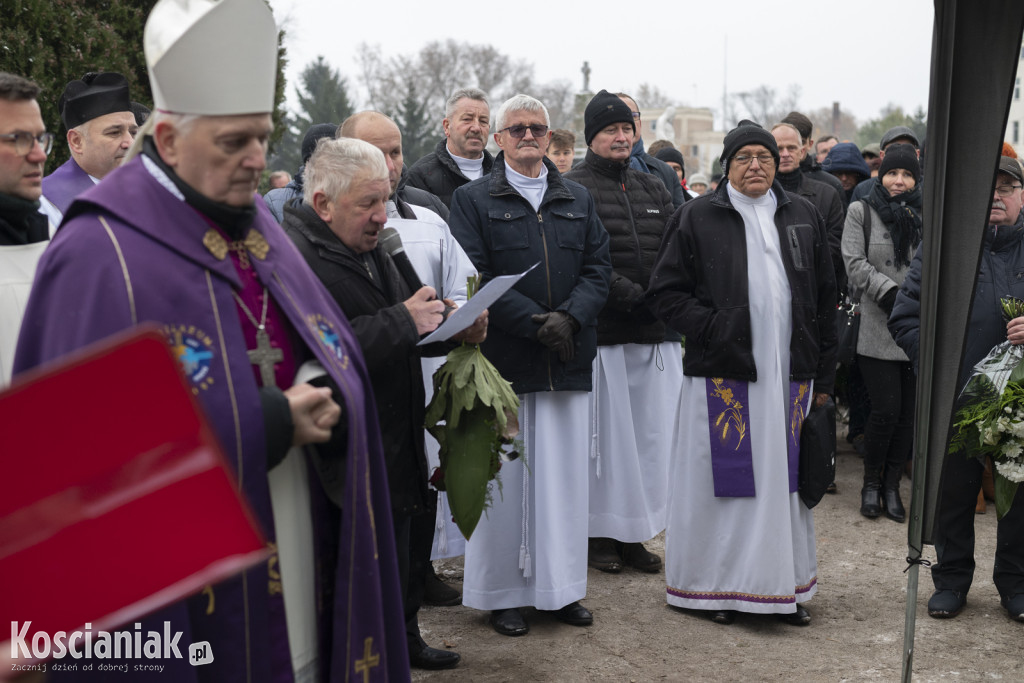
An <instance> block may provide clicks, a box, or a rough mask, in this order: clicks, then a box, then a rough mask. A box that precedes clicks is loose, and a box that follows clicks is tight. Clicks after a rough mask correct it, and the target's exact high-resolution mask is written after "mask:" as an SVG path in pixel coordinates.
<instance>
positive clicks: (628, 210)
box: [619, 180, 644, 275]
mask: <svg viewBox="0 0 1024 683" xmlns="http://www.w3.org/2000/svg"><path fill="white" fill-rule="evenodd" d="M619 187H621V188H622V198H623V199H625V200H626V214H627V215H628V216H629V226H630V227H631V228H632V229H633V242H634V243H635V244H636V265H637V268H638V269H639V270H638V271H637V272H639V273H641V275H642V274H643V272H644V262H643V258H642V257H641V255H640V235H639V234H638V233H637V230H636V219H635V218H634V217H633V205H632V204H630V203H629V193H628V192H626V181H625V180H620V181H619Z"/></svg>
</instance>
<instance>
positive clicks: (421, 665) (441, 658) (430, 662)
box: [409, 647, 462, 670]
mask: <svg viewBox="0 0 1024 683" xmlns="http://www.w3.org/2000/svg"><path fill="white" fill-rule="evenodd" d="M461 659H462V656H461V655H460V654H459V653H458V652H452V651H451V650H438V649H437V648H436V647H425V648H423V649H422V650H420V651H418V652H410V653H409V666H411V667H413V668H414V669H430V670H436V669H450V668H452V667H453V666H455V665H456V664H458V663H459V660H461Z"/></svg>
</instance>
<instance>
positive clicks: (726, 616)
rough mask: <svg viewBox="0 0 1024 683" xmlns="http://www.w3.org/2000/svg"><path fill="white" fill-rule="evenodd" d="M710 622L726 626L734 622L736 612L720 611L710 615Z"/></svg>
mask: <svg viewBox="0 0 1024 683" xmlns="http://www.w3.org/2000/svg"><path fill="white" fill-rule="evenodd" d="M711 621H713V622H715V623H716V624H722V625H724V626H728V625H729V624H731V623H732V622H734V621H736V612H735V611H733V610H731V609H720V610H717V611H714V612H712V613H711Z"/></svg>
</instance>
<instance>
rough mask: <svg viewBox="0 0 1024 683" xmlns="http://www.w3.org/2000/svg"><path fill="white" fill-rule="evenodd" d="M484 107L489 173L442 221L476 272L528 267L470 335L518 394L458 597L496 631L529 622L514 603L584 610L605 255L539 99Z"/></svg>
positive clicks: (584, 195)
mask: <svg viewBox="0 0 1024 683" xmlns="http://www.w3.org/2000/svg"><path fill="white" fill-rule="evenodd" d="M495 120H496V123H497V125H496V128H497V132H496V133H495V134H494V140H495V142H497V143H498V147H500V148H501V152H500V153H499V154H498V156H497V157H496V158H495V160H494V166H493V167H492V168H491V173H490V175H488V176H486V177H484V178H480V179H479V180H475V181H473V182H472V183H469V184H468V185H466V186H464V187H461V188H459V189H458V190H456V191H455V195H454V196H453V197H452V212H451V217H450V219H449V221H450V225H451V229H452V233H453V234H454V235H455V237H456V239H458V240H459V242H460V243H461V244H462V246H463V248H464V249H465V250H466V253H467V254H469V258H470V259H472V261H473V263H474V265H476V267H477V269H478V270H479V271H480V274H481V276H482V279H483V281H484V282H487V281H488V280H490V279H492V278H494V277H497V276H500V275H511V274H518V273H522V272H524V271H527V270H530V269H531V268H532V270H530V272H529V273H527V274H526V275H525V276H524V277H523V278H522V279H521V280H520V281H519V282H518V283H517V284H516V286H515V287H514V288H513V289H511V290H510V291H509V292H508V293H507V294H505V295H504V296H503V297H502V298H501V299H499V300H498V301H496V302H495V303H494V304H493V305H492V306H491V309H490V321H491V326H490V328H489V330H488V337H487V341H485V342H484V344H483V345H482V347H481V348H482V349H483V352H484V355H486V356H487V357H488V359H489V360H490V361H491V362H492V363H493V364H494V366H495V367H496V368H497V369H498V371H499V372H501V374H502V376H503V377H504V378H505V379H507V380H509V381H510V382H511V383H512V388H513V389H514V390H515V392H516V393H517V394H519V396H520V408H519V424H520V426H521V429H522V433H521V436H522V444H523V453H522V455H523V456H524V457H523V458H520V459H518V460H515V461H513V462H511V463H507V464H505V465H504V466H503V467H502V470H501V474H500V476H501V483H502V495H501V496H494V502H493V505H492V507H491V509H490V510H488V511H487V514H486V515H485V516H484V518H483V519H481V520H480V523H479V526H478V527H477V530H476V532H475V533H474V534H473V537H472V538H471V539H470V540H469V541H468V542H467V544H466V572H465V582H464V584H463V604H465V605H467V606H469V607H475V608H476V609H489V610H491V625H492V626H493V627H494V629H495V630H496V631H497V632H498V633H501V634H503V635H508V636H520V635H524V634H525V633H527V631H528V630H529V626H528V625H527V623H526V620H525V619H524V618H523V615H522V613H521V612H520V611H519V608H520V607H523V606H533V607H536V608H537V609H539V610H545V611H552V612H554V614H555V617H556V618H557V619H559V620H560V621H562V622H564V623H567V624H571V625H574V626H588V625H590V624H591V623H592V622H593V617H592V615H591V614H590V612H589V611H588V610H587V609H586V608H585V607H583V606H582V605H580V604H579V600H580V599H581V598H583V597H585V595H586V591H587V523H588V515H587V501H588V478H587V456H588V447H587V445H588V443H589V438H588V437H589V434H590V419H589V399H588V395H587V393H588V392H589V391H590V390H591V380H592V376H591V375H592V372H591V365H592V363H593V360H594V356H595V354H596V347H597V331H596V323H597V314H598V312H599V311H600V310H601V308H603V307H604V304H605V300H606V299H607V296H608V282H609V279H610V277H611V261H610V258H609V255H608V233H607V232H606V231H605V229H604V227H603V226H602V225H601V221H600V220H599V219H598V217H597V211H596V209H595V207H594V200H593V198H592V197H591V196H590V193H589V192H588V191H587V190H586V188H584V187H583V186H582V185H579V184H578V183H574V182H573V181H571V180H566V179H564V178H563V177H562V176H561V174H559V173H558V170H557V168H556V167H555V165H554V163H552V162H551V160H549V159H548V158H547V157H546V156H545V152H546V151H547V147H548V142H549V140H550V138H551V131H550V129H549V126H550V119H549V118H548V112H547V108H545V107H544V105H543V104H542V103H541V102H539V101H538V100H536V99H534V98H532V97H529V96H527V95H516V96H515V97H512V98H511V99H509V100H507V101H506V102H505V103H504V104H502V105H501V108H500V109H499V110H498V113H497V116H496V117H495ZM534 266H536V267H534ZM524 460H525V463H524ZM516 540H518V541H519V543H516Z"/></svg>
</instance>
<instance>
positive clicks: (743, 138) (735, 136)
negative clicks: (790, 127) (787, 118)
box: [722, 119, 779, 175]
mask: <svg viewBox="0 0 1024 683" xmlns="http://www.w3.org/2000/svg"><path fill="white" fill-rule="evenodd" d="M722 145H723V149H722V168H723V169H725V174H726V175H729V161H730V160H731V159H732V158H733V156H735V155H736V152H738V151H739V150H740V149H742V148H743V147H744V146H746V145H763V146H764V147H766V148H767V149H768V151H769V152H771V155H772V158H773V159H775V167H776V168H778V166H779V146H778V144H776V142H775V136H774V135H772V134H771V133H769V132H768V131H766V130H765V129H764V128H762V127H761V126H760V125H758V124H756V123H754V122H753V121H749V120H747V119H743V120H742V121H740V122H739V123H738V124H736V127H735V128H733V129H732V130H730V131H729V132H728V133H727V134H726V136H725V140H724V141H723V142H722Z"/></svg>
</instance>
